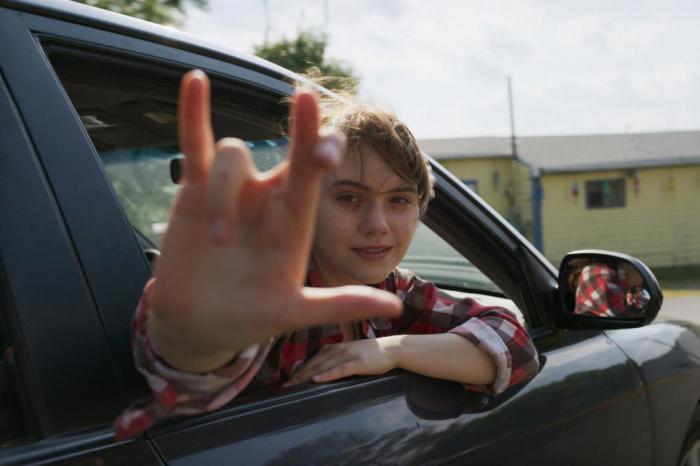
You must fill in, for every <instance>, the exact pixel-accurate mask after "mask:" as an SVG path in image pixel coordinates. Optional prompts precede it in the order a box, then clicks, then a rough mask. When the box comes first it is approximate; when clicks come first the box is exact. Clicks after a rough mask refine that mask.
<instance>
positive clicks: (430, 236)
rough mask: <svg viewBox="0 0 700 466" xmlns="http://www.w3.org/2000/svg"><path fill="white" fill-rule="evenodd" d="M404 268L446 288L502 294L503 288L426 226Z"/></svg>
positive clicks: (409, 252)
mask: <svg viewBox="0 0 700 466" xmlns="http://www.w3.org/2000/svg"><path fill="white" fill-rule="evenodd" d="M401 266H402V267H405V268H407V269H409V270H412V271H414V272H416V273H417V274H418V275H419V276H420V277H421V278H424V279H426V280H430V281H432V282H435V283H436V284H438V285H440V286H441V287H444V288H452V289H455V288H456V289H462V290H471V291H485V292H490V293H500V292H501V291H500V289H499V288H498V286H496V284H495V283H493V282H492V281H491V280H489V278H488V277H487V276H486V275H484V274H483V273H482V272H481V271H480V270H479V269H477V268H476V267H474V266H473V265H472V264H471V263H470V262H469V261H468V260H467V259H465V258H464V256H462V255H461V254H460V253H459V252H458V251H457V250H456V249H455V248H453V247H452V246H450V245H449V244H448V243H447V242H446V241H445V240H444V239H442V238H440V237H439V236H438V235H437V234H435V232H433V231H432V230H431V229H429V228H428V227H427V226H425V225H424V224H423V223H421V224H419V225H418V229H417V230H416V234H415V236H414V237H413V242H412V243H411V246H410V247H409V248H408V252H407V253H406V257H405V258H404V260H403V261H402V262H401Z"/></svg>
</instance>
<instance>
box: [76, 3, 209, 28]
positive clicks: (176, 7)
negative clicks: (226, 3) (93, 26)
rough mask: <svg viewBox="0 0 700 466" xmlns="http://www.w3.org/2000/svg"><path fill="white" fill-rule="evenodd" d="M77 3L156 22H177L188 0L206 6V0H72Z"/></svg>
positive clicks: (200, 6) (199, 5)
mask: <svg viewBox="0 0 700 466" xmlns="http://www.w3.org/2000/svg"><path fill="white" fill-rule="evenodd" d="M74 1H76V2H79V3H85V4H87V5H92V6H96V7H99V8H104V9H106V10H111V11H116V12H117V13H122V14H125V15H129V16H133V17H135V18H140V19H145V20H146V21H151V22H153V23H158V24H168V25H172V24H179V23H180V19H181V18H180V15H182V14H183V13H184V11H185V10H184V4H185V3H186V2H187V1H189V2H190V3H192V4H193V5H195V6H197V7H199V8H206V7H207V4H208V0H74Z"/></svg>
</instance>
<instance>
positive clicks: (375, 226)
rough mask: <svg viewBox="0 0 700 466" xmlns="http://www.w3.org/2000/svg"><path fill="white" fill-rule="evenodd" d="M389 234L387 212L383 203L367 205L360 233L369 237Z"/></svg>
mask: <svg viewBox="0 0 700 466" xmlns="http://www.w3.org/2000/svg"><path fill="white" fill-rule="evenodd" d="M388 232H389V224H388V223H387V217H386V212H385V211H384V206H383V205H382V203H381V202H376V201H375V202H369V203H367V204H366V205H365V208H364V211H363V213H362V220H361V221H360V233H362V234H363V235H367V236H373V235H384V234H386V233H388Z"/></svg>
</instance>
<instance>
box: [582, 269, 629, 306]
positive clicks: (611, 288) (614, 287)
mask: <svg viewBox="0 0 700 466" xmlns="http://www.w3.org/2000/svg"><path fill="white" fill-rule="evenodd" d="M624 286H625V283H623V281H622V280H621V279H620V277H619V276H618V274H617V273H616V272H615V271H614V270H613V269H612V268H610V267H608V266H607V265H605V264H598V263H596V264H588V265H586V266H585V267H583V269H581V274H580V275H579V277H578V283H577V286H576V298H575V301H576V303H575V307H574V313H576V314H583V315H591V316H605V317H631V316H633V315H634V314H633V313H631V312H629V310H628V309H626V307H625V299H624V293H623V289H624Z"/></svg>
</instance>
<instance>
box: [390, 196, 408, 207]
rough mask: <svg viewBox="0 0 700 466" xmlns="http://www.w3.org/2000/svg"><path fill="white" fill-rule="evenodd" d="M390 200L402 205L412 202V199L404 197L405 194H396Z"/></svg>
mask: <svg viewBox="0 0 700 466" xmlns="http://www.w3.org/2000/svg"><path fill="white" fill-rule="evenodd" d="M389 202H391V203H392V204H394V205H400V206H404V205H411V204H412V202H411V199H409V198H407V197H404V196H394V197H392V198H391V199H390V200H389Z"/></svg>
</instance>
